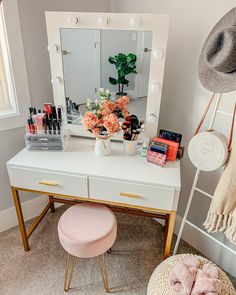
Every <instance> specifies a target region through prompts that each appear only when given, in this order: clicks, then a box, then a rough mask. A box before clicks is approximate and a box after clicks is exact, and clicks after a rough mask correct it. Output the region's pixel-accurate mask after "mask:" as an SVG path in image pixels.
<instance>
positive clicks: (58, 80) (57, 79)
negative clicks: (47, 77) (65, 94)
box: [51, 76, 64, 85]
mask: <svg viewBox="0 0 236 295" xmlns="http://www.w3.org/2000/svg"><path fill="white" fill-rule="evenodd" d="M63 81H64V79H63V77H61V76H56V77H54V78H52V80H51V83H52V84H56V85H59V84H62V83H63Z"/></svg>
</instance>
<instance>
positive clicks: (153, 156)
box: [147, 150, 167, 167]
mask: <svg viewBox="0 0 236 295" xmlns="http://www.w3.org/2000/svg"><path fill="white" fill-rule="evenodd" d="M166 160H167V156H166V155H164V154H161V153H157V152H153V151H150V150H148V151H147V161H148V162H151V163H154V164H157V165H160V166H161V167H164V166H165V165H166Z"/></svg>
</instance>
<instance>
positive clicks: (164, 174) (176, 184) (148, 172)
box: [7, 138, 181, 257]
mask: <svg viewBox="0 0 236 295" xmlns="http://www.w3.org/2000/svg"><path fill="white" fill-rule="evenodd" d="M92 146H93V141H91V140H89V139H84V138H71V139H70V140H69V142H68V145H67V148H66V150H65V151H63V152H56V151H51V152H47V151H41V152H40V151H36V152H35V151H34V152H28V151H26V150H25V149H23V150H22V151H21V152H19V153H18V154H17V155H16V156H15V157H13V158H12V159H11V160H10V161H8V163H7V168H8V173H9V178H10V183H11V186H12V193H13V198H14V202H15V207H16V212H17V217H18V221H19V227H20V230H21V236H22V240H23V244H24V249H25V251H28V250H29V243H28V238H29V236H30V235H31V234H32V232H33V231H34V229H35V228H36V227H37V225H38V224H39V222H40V221H41V220H42V218H43V217H44V215H45V214H46V213H47V211H48V210H49V209H50V208H51V210H52V211H54V202H61V203H69V204H73V203H74V202H75V201H76V202H78V201H89V202H97V203H104V204H107V205H109V206H111V208H112V209H113V210H114V211H122V212H127V213H134V214H138V215H144V216H150V217H158V218H162V219H165V221H166V222H165V224H166V228H165V229H166V230H165V235H166V238H165V246H164V257H167V256H168V255H169V252H170V246H171V240H172V235H173V228H174V223H175V217H176V209H177V204H178V198H179V192H180V186H181V184H180V162H179V161H176V162H168V164H167V165H166V167H165V168H161V167H159V166H157V165H154V164H151V163H147V161H146V158H143V157H141V156H140V155H137V156H131V157H129V156H124V155H123V154H122V148H123V145H122V144H121V143H115V142H113V143H112V154H111V155H110V156H105V157H101V156H96V155H95V154H94V152H93V150H92ZM18 191H27V192H35V193H38V194H42V193H43V194H47V195H49V202H48V204H47V206H46V207H45V209H44V210H43V211H42V213H41V214H40V215H39V216H38V217H37V218H36V219H35V221H34V222H33V224H32V225H31V227H30V228H29V230H28V231H26V228H25V224H24V218H23V214H22V210H21V203H20V198H19V194H18Z"/></svg>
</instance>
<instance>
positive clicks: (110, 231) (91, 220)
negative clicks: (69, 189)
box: [58, 203, 117, 292]
mask: <svg viewBox="0 0 236 295" xmlns="http://www.w3.org/2000/svg"><path fill="white" fill-rule="evenodd" d="M116 234H117V222H116V217H115V215H114V214H113V212H112V211H111V210H110V209H109V208H107V207H106V206H104V205H100V204H94V203H81V204H78V205H74V206H72V207H70V208H69V209H68V210H66V211H65V212H64V213H63V215H62V216H61V218H60V220H59V222H58V235H59V240H60V243H61V245H62V247H63V248H64V249H65V250H66V252H67V253H68V256H67V262H66V271H65V281H64V290H65V291H68V290H69V288H70V282H71V279H72V275H73V269H74V265H75V262H76V258H77V257H78V258H90V257H95V256H97V257H98V262H99V265H100V271H101V276H102V280H103V285H104V288H105V290H106V291H107V292H109V286H108V280H107V273H106V261H105V254H106V252H107V251H108V250H109V249H110V248H111V247H112V245H113V244H114V242H115V239H116ZM71 258H72V265H71V271H70V275H69V277H68V273H69V268H70V260H71ZM67 281H68V282H67Z"/></svg>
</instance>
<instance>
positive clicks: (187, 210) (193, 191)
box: [173, 93, 236, 255]
mask: <svg viewBox="0 0 236 295" xmlns="http://www.w3.org/2000/svg"><path fill="white" fill-rule="evenodd" d="M215 95H217V100H216V104H215V107H214V110H213V114H212V117H211V120H210V123H209V128H208V129H209V130H211V129H212V127H213V125H214V122H215V118H216V115H217V113H221V114H223V115H226V116H231V117H232V116H233V114H231V113H227V112H223V111H221V110H219V105H220V101H221V97H222V93H215V94H214V96H215ZM200 172H201V171H200V170H199V169H197V171H196V173H195V177H194V181H193V184H192V188H191V191H190V195H189V199H188V203H187V206H186V209H185V212H184V216H183V219H182V223H181V226H180V229H179V233H178V237H177V241H176V244H175V248H174V252H173V255H175V254H176V253H177V251H178V247H179V243H180V240H181V237H182V234H183V231H184V226H185V223H187V224H188V225H190V226H191V227H193V228H194V229H196V230H198V231H199V232H201V233H202V234H203V235H205V236H207V237H208V238H210V239H211V240H212V241H214V242H215V243H217V244H219V245H220V246H222V247H223V248H225V249H227V250H228V251H230V252H231V253H233V254H236V251H234V250H233V249H231V248H230V247H228V246H227V245H225V244H224V243H223V242H221V241H219V240H217V239H216V238H215V237H213V236H212V235H210V234H209V233H208V232H206V231H204V230H202V229H201V228H199V227H198V226H196V225H195V224H193V223H192V222H190V221H189V220H187V218H188V213H189V210H190V206H191V203H192V200H193V197H194V193H195V192H199V193H201V194H203V195H204V196H207V197H208V198H210V199H212V198H213V196H212V195H210V194H209V193H207V192H206V191H204V190H202V189H200V188H199V187H198V186H197V185H198V179H199V176H200Z"/></svg>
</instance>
